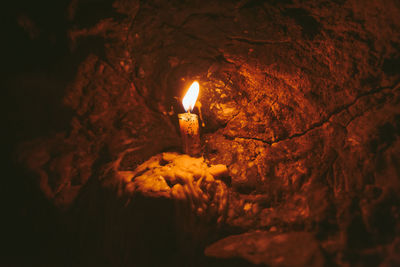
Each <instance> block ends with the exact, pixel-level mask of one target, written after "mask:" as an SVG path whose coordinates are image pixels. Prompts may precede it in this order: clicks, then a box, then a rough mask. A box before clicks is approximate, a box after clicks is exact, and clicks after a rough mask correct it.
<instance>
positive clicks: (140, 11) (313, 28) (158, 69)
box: [20, 0, 400, 266]
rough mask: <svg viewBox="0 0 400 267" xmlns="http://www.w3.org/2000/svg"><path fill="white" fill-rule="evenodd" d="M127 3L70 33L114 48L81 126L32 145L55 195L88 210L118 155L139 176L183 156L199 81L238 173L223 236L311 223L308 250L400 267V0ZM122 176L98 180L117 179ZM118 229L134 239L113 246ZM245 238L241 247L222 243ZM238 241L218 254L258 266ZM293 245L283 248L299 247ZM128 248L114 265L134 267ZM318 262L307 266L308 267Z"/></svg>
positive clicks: (79, 91) (94, 68) (84, 68)
mask: <svg viewBox="0 0 400 267" xmlns="http://www.w3.org/2000/svg"><path fill="white" fill-rule="evenodd" d="M77 3H78V7H79V1H78V2H77ZM113 7H114V8H115V10H116V12H117V13H118V15H115V16H114V17H112V18H107V19H102V20H100V21H99V22H98V24H96V25H95V26H93V27H89V28H84V29H80V30H73V31H71V32H70V38H71V42H72V43H73V44H74V45H76V46H77V47H78V48H77V49H79V44H80V42H81V41H82V40H84V39H85V38H88V37H90V36H96V37H101V38H103V39H102V40H103V43H104V47H103V50H102V51H104V53H102V54H92V55H90V56H88V57H87V58H86V60H85V61H84V62H82V64H81V65H80V68H79V69H78V71H77V76H76V79H75V81H74V82H72V83H71V85H70V87H69V90H68V92H67V93H66V95H65V98H64V102H65V104H66V105H68V106H69V107H71V108H72V109H73V111H74V113H75V116H74V118H73V119H72V122H71V127H70V129H69V130H68V132H67V133H60V134H57V135H54V137H52V138H43V140H40V141H35V142H31V143H30V144H29V145H26V146H25V149H23V150H22V152H21V153H20V158H21V161H22V162H23V163H25V164H26V166H27V167H28V168H29V169H30V170H31V171H33V172H35V173H36V174H37V176H38V181H39V185H40V188H41V190H42V191H43V193H44V194H45V195H46V197H47V198H48V199H49V201H51V202H53V203H54V204H55V205H56V206H57V207H59V208H63V209H66V210H68V209H69V208H70V207H71V206H72V207H74V206H76V205H82V206H85V207H86V208H87V209H88V210H90V207H88V206H86V205H85V204H84V203H82V199H85V198H82V197H81V198H80V200H79V201H77V199H79V197H80V196H82V195H85V194H86V190H88V188H90V187H91V184H90V183H88V181H90V180H101V179H102V178H101V177H103V178H104V174H107V173H108V172H107V170H108V169H107V168H109V166H111V165H115V164H116V162H117V163H118V164H117V165H118V169H117V170H115V173H118V172H121V173H123V172H125V173H130V172H134V171H135V169H136V168H137V167H138V166H139V165H140V164H142V163H143V162H145V161H147V160H148V159H149V158H151V157H152V156H154V155H156V154H158V153H160V152H163V151H179V149H180V137H179V134H178V132H179V131H178V130H179V128H178V121H177V114H178V113H181V112H182V111H183V110H182V109H183V108H182V106H181V104H180V100H181V97H182V96H183V94H184V92H185V89H186V88H187V86H188V85H190V83H191V82H192V81H193V80H198V81H199V82H200V97H199V101H200V102H201V104H202V110H201V111H202V113H203V119H204V123H205V127H204V128H203V129H202V133H201V134H202V146H203V151H204V158H205V160H206V162H204V164H206V165H207V164H223V165H226V166H227V168H228V172H229V176H230V180H231V182H230V183H227V184H226V185H225V183H224V186H226V187H227V189H226V190H227V191H229V203H228V204H227V207H228V208H227V209H228V210H227V211H226V220H224V226H223V228H224V227H225V230H224V231H222V230H221V231H220V232H218V231H217V234H216V236H219V237H223V236H225V235H229V234H232V233H238V232H240V233H242V232H247V231H250V230H255V229H259V230H260V229H261V230H263V231H268V230H271V231H277V233H276V234H263V238H266V239H268V240H269V239H271V238H275V237H276V236H278V237H279V236H280V234H281V233H282V235H285V233H289V232H290V233H291V232H293V231H301V232H308V234H305V235H306V236H307V238H310V240H312V242H313V247H312V248H310V249H313V248H315V251H311V252H310V253H311V254H313V253H316V254H317V255H318V257H323V256H322V253H321V252H320V249H321V248H322V249H323V250H324V253H323V254H324V255H328V257H327V259H324V260H323V259H322V258H321V259H320V258H318V259H319V261H318V262H317V264H316V265H315V266H318V264H319V263H321V264H322V263H323V262H325V261H331V262H332V263H334V264H338V265H339V266H341V265H343V266H345V265H346V264H350V265H352V264H355V263H359V264H361V265H362V264H366V263H368V260H369V259H371V258H373V260H374V261H375V262H376V263H377V264H379V263H381V262H385V264H388V266H390V265H391V264H394V265H396V264H398V263H399V258H398V256H396V255H398V254H399V253H400V252H399V251H398V248H397V251H396V247H398V246H396V244H398V242H399V238H400V222H399V220H400V207H399V205H398V204H397V203H399V201H400V200H399V196H400V168H399V166H400V138H399V136H400V108H399V107H400V71H399V69H400V51H399V50H400V21H399V20H398V14H400V7H399V5H398V4H397V2H396V1H394V0H393V1H386V3H385V4H381V3H380V2H379V1H370V2H368V3H362V4H360V3H357V1H317V2H312V3H311V2H310V3H308V4H304V3H298V1H266V2H263V1H240V2H236V3H233V2H231V1H206V2H204V1H195V3H192V2H191V3H190V4H189V3H183V2H181V1H150V2H147V1H146V3H139V1H128V0H119V1H115V2H114V3H113ZM71 8H72V10H73V7H71ZM76 12H78V13H79V8H77V9H76ZM77 18H79V16H77ZM77 23H79V20H78V21H77ZM176 98H179V99H176ZM194 112H195V113H197V112H199V111H198V110H197V109H195V110H194ZM121 155H123V156H122V157H121ZM115 173H113V175H111V176H107V179H106V181H107V183H105V181H104V180H101V182H100V183H99V187H100V188H103V187H104V188H109V187H110V186H111V188H113V186H115V188H117V185H116V184H118V183H117V180H116V179H117V177H118V175H114V174H115ZM108 174H109V173H108ZM142 178H143V177H142ZM113 179H115V180H113ZM136 183H138V182H136ZM143 184H145V183H143ZM163 185H164V187H163V188H164V189H166V188H167V187H168V188H169V186H168V184H167V183H166V182H165V184H163ZM165 186H167V187H165ZM143 188H144V187H143ZM163 188H162V187H160V191H163ZM107 190H108V189H107ZM111 191H112V190H111ZM144 191H145V190H144ZM86 195H87V194H86ZM144 195H145V197H146V198H152V197H154V198H159V197H160V196H159V195H157V194H155V195H154V196H151V194H150V195H146V194H144ZM161 195H162V194H161ZM113 197H115V199H117V195H115V196H114V195H112V194H111V195H110V196H109V198H111V199H112V198H113ZM88 201H89V200H88ZM90 201H96V199H91V200H90ZM157 201H160V200H157ZM165 201H167V202H168V201H169V200H165ZM77 203H78V204H77ZM157 203H160V202H157ZM99 205H100V207H101V204H99ZM129 207H131V208H132V209H133V208H137V209H139V208H138V207H137V205H136V206H134V207H132V206H129ZM154 212H156V211H154ZM66 214H67V215H66V216H67V217H68V216H70V215H69V214H68V213H66ZM122 214H124V213H123V212H122ZM135 214H136V215H137V216H141V215H140V213H135ZM71 216H72V215H71ZM146 216H147V215H146ZM171 216H173V215H171ZM105 217H107V214H105ZM121 220H125V219H124V218H123V216H122V219H121ZM126 220H135V218H134V217H133V216H131V217H129V218H126ZM172 221H173V220H172ZM116 225H118V224H116ZM143 227H144V226H143ZM123 229H127V228H123ZM144 229H146V230H149V229H147V228H145V227H144ZM214 230H215V229H214ZM193 231H195V230H193ZM96 234H98V235H101V234H102V233H101V231H100V230H99V232H98V233H96ZM122 234H123V233H122ZM214 234H215V231H214ZM149 235H151V233H149ZM288 235H289V237H290V238H293V240H297V239H296V238H297V236H296V235H294V237H293V236H292V235H291V234H288ZM189 236H190V234H189ZM112 238H115V239H118V238H120V239H123V238H122V237H113V235H109V236H107V238H105V240H108V241H110V240H112ZM241 238H243V239H246V238H249V240H250V241H251V240H253V239H257V237H254V235H246V234H245V235H243V236H242V237H241ZM232 240H233V241H232ZM197 241H198V242H199V243H201V241H199V240H197ZM208 241H209V240H208ZM231 241H232V242H233V243H232V244H233V245H232V250H237V249H239V251H231V252H230V253H225V252H223V249H222V248H218V245H219V244H223V245H224V246H225V245H226V243H224V242H231ZM250 241H249V242H250ZM130 242H131V243H130V244H134V243H135V242H134V241H130ZM149 242H150V241H149ZM224 242H219V243H218V242H217V243H216V244H215V245H213V246H212V249H213V253H209V254H208V255H209V256H210V257H215V258H219V257H221V258H227V257H228V258H229V257H231V256H232V257H242V258H244V259H245V260H247V261H250V262H252V263H257V262H255V261H254V258H250V260H249V257H247V256H243V255H247V253H248V254H251V252H246V253H245V252H243V253H241V251H240V249H241V246H239V245H235V244H236V243H235V244H234V242H236V239H235V238H231V239H229V238H228V239H226V240H225V241H224ZM266 242H267V241H266ZM117 243H118V242H117ZM314 243H318V245H315V246H314ZM205 245H209V244H201V246H199V248H197V249H199V250H201V249H204V246H205ZM303 245H304V244H303ZM303 245H302V246H303ZM132 246H133V247H135V246H134V245H132ZM183 246H184V245H183ZM288 246H290V247H286V248H278V249H279V251H277V255H279V256H282V257H285V255H283V254H282V253H286V252H287V253H289V251H291V250H292V249H295V248H293V247H292V244H288ZM273 247H274V246H272V247H271V249H273ZM366 248H369V249H370V250H368V251H367V250H366ZM371 248H372V250H371ZM98 249H99V250H101V248H98ZM123 249H126V250H127V251H129V249H130V247H129V246H128V247H125V248H123ZM208 251H210V249H208ZM221 251H222V252H221ZM371 251H372V252H371ZM219 252H221V254H218V253H219ZM264 252H265V251H264ZM264 252H263V251H261V252H259V251H258V252H257V253H264ZM224 253H225V254H224ZM265 253H267V252H265ZM281 254H282V255H281ZM115 255H116V254H113V256H110V259H112V260H114V261H115V262H118V263H121V264H123V262H119V261H118V260H116V256H115ZM226 255H228V256H226ZM186 256H187V255H186ZM286 256H288V257H289V255H286ZM259 257H260V258H262V259H265V261H264V262H263V263H265V264H268V265H271V266H274V264H275V263H276V266H280V265H279V262H274V261H273V260H272V258H268V257H266V256H265V257H264V256H263V255H259ZM396 257H397V258H396ZM141 260H143V259H141ZM170 260H171V259H170ZM304 260H305V261H299V262H305V263H304V264H305V265H308V262H307V261H306V259H304ZM133 261H134V259H133ZM183 262H185V261H183ZM282 262H288V261H287V259H285V258H284V259H282ZM289 262H290V261H289ZM141 263H143V262H141ZM182 264H184V263H182ZM210 264H211V263H210ZM287 265H290V264H287Z"/></svg>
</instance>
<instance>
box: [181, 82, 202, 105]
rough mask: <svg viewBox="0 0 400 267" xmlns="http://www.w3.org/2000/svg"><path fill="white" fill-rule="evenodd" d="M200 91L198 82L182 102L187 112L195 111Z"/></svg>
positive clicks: (194, 83)
mask: <svg viewBox="0 0 400 267" xmlns="http://www.w3.org/2000/svg"><path fill="white" fill-rule="evenodd" d="M199 91H200V85H199V83H198V82H197V81H194V82H193V83H192V85H191V86H190V87H189V90H188V91H187V93H186V95H185V96H184V97H183V100H182V104H183V107H184V108H185V110H186V112H188V111H189V112H190V111H192V110H193V108H194V105H195V104H196V100H197V97H198V96H199Z"/></svg>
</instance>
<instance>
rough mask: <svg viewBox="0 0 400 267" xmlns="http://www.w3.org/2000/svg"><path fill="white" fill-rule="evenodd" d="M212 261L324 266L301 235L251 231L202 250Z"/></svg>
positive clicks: (317, 250) (310, 242) (314, 245)
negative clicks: (231, 260) (219, 259)
mask: <svg viewBox="0 0 400 267" xmlns="http://www.w3.org/2000/svg"><path fill="white" fill-rule="evenodd" d="M205 254H206V255H207V256H209V257H216V258H228V259H229V258H244V259H246V260H247V261H249V262H250V263H252V264H254V265H256V266H310V267H311V266H324V265H325V262H324V257H323V255H322V251H321V249H320V248H319V245H318V242H317V241H316V240H315V238H314V237H313V236H312V235H311V234H309V233H304V232H292V233H285V234H276V233H271V232H251V233H246V234H241V235H235V236H229V237H227V238H224V239H222V240H220V241H218V242H216V243H214V244H212V245H210V246H209V247H207V248H206V250H205Z"/></svg>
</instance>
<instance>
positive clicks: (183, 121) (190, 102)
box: [178, 81, 201, 156]
mask: <svg viewBox="0 0 400 267" xmlns="http://www.w3.org/2000/svg"><path fill="white" fill-rule="evenodd" d="M199 91H200V86H199V83H198V82H197V81H194V82H193V83H192V85H191V86H190V87H189V90H188V91H187V93H186V95H185V96H184V98H183V100H182V104H183V107H184V108H185V111H186V113H181V114H178V119H179V128H180V130H181V137H182V148H183V152H184V153H186V154H188V155H190V156H199V154H200V152H201V148H200V133H199V119H198V116H197V115H196V114H193V113H190V112H191V111H192V110H193V108H194V105H195V104H196V100H197V97H198V96H199Z"/></svg>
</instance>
